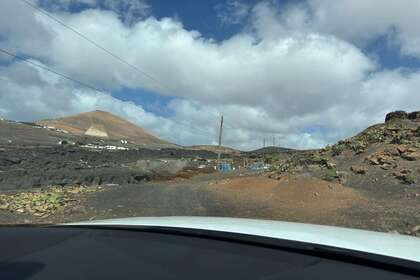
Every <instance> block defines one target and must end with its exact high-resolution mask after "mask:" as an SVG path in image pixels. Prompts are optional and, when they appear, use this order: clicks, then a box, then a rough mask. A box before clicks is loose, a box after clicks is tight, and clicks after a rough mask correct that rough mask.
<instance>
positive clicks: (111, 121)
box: [36, 110, 169, 145]
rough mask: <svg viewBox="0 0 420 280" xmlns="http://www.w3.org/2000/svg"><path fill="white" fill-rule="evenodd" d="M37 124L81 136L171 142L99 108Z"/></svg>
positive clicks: (138, 141) (158, 143) (141, 142)
mask: <svg viewBox="0 0 420 280" xmlns="http://www.w3.org/2000/svg"><path fill="white" fill-rule="evenodd" d="M36 124H38V125H43V126H48V127H54V128H56V129H61V130H65V131H67V132H69V133H71V134H74V135H80V136H92V137H98V138H103V139H115V140H128V141H131V142H133V143H136V144H145V145H167V144H169V143H168V142H166V141H164V140H161V139H159V138H158V137H156V136H154V135H152V134H151V133H149V132H147V131H146V130H145V129H143V128H141V127H139V126H137V125H135V124H133V123H131V122H129V121H127V120H125V119H123V118H120V117H117V116H115V115H113V114H111V113H108V112H104V111H99V110H96V111H92V112H87V113H81V114H78V115H74V116H69V117H64V118H59V119H49V120H41V121H37V122H36Z"/></svg>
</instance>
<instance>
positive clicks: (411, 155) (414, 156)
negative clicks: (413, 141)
mask: <svg viewBox="0 0 420 280" xmlns="http://www.w3.org/2000/svg"><path fill="white" fill-rule="evenodd" d="M401 157H402V158H403V159H406V160H410V161H416V160H420V151H415V152H410V151H408V152H405V153H404V154H402V155H401Z"/></svg>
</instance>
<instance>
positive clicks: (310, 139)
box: [0, 0, 420, 236]
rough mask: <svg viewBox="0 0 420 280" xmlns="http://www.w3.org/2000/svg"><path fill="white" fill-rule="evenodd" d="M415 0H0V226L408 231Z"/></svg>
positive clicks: (414, 136)
mask: <svg viewBox="0 0 420 280" xmlns="http://www.w3.org/2000/svg"><path fill="white" fill-rule="evenodd" d="M418 11H420V2H419V1H407V2H405V3H404V5H401V3H398V2H397V1H387V2H385V3H384V2H380V3H379V2H378V1H375V0H363V1H323V0H302V1H283V0H273V1H271V0H270V1H268V0H267V1H265V0H262V1H249V0H227V1H222V0H216V1H176V2H174V1H149V0H123V1H107V0H93V1H87V0H72V1H68V0H59V1H51V0H2V1H1V3H0V117H1V119H0V224H50V223H51V224H56V223H65V222H75V221H88V220H99V219H109V218H126V217H157V216H211V217H232V218H252V219H265V220H277V221H287V222H297V223H305V224H320V225H332V226H340V227H349V228H357V229H366V230H374V231H382V232H393V233H400V234H406V235H412V236H420V95H419V86H420V71H419V70H420V41H419V38H420V28H418V26H420V24H419V17H418Z"/></svg>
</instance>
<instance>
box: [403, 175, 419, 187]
mask: <svg viewBox="0 0 420 280" xmlns="http://www.w3.org/2000/svg"><path fill="white" fill-rule="evenodd" d="M403 181H404V183H406V184H409V185H411V184H415V183H416V182H417V178H416V176H414V175H412V174H409V175H405V176H404V177H403Z"/></svg>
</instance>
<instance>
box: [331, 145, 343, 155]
mask: <svg viewBox="0 0 420 280" xmlns="http://www.w3.org/2000/svg"><path fill="white" fill-rule="evenodd" d="M345 149H346V145H345V144H340V143H339V144H335V145H334V146H332V148H331V150H332V155H333V156H338V155H340V154H341V153H342V152H343V151H344V150H345Z"/></svg>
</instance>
